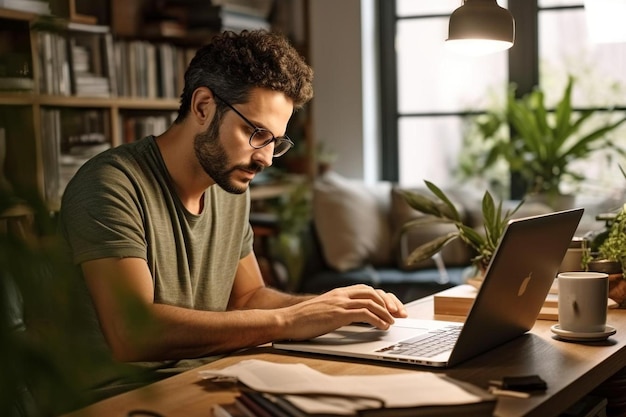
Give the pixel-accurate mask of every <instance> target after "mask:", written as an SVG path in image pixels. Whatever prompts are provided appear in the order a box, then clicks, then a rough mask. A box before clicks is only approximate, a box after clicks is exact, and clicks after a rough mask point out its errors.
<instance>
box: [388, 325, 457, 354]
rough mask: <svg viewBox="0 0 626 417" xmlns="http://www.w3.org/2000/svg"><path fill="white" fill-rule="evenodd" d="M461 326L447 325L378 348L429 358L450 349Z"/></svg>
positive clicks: (389, 351)
mask: <svg viewBox="0 0 626 417" xmlns="http://www.w3.org/2000/svg"><path fill="white" fill-rule="evenodd" d="M462 327H463V326H449V327H445V328H443V329H437V330H433V331H430V332H428V333H424V334H421V335H419V336H416V337H413V338H411V339H407V340H403V341H402V342H399V343H396V344H395V345H392V346H388V347H386V348H383V349H380V350H379V351H378V352H385V353H389V354H392V355H408V356H416V357H425V358H431V357H433V356H436V355H438V354H440V353H442V352H445V351H448V350H451V349H452V347H453V346H454V344H455V343H456V340H457V339H458V337H459V333H460V332H461V328H462Z"/></svg>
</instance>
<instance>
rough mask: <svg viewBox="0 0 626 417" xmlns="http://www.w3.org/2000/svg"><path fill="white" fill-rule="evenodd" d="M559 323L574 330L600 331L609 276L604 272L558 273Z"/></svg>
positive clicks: (605, 307)
mask: <svg viewBox="0 0 626 417" xmlns="http://www.w3.org/2000/svg"><path fill="white" fill-rule="evenodd" d="M557 279H558V287H559V326H560V327H561V330H565V331H570V332H576V333H596V332H603V331H604V330H605V328H606V309H607V300H608V297H609V276H608V275H607V274H605V273H603V272H561V273H559V274H558V275H557Z"/></svg>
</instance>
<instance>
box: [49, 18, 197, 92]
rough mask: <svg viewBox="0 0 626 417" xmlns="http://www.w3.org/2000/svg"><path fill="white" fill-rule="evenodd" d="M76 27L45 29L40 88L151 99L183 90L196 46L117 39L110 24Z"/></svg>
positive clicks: (50, 90) (53, 90)
mask: <svg viewBox="0 0 626 417" xmlns="http://www.w3.org/2000/svg"><path fill="white" fill-rule="evenodd" d="M71 27H72V30H68V31H61V32H46V31H44V32H39V37H40V42H39V50H38V53H39V62H40V64H41V68H40V71H39V74H40V79H39V84H40V93H43V94H53V95H62V96H69V95H76V96H82V97H115V96H124V97H142V98H151V99H155V98H176V97H178V96H180V94H181V93H182V89H183V85H184V73H185V68H186V66H187V64H188V63H189V61H190V60H191V58H192V57H193V55H194V54H195V51H196V49H195V48H190V47H180V46H175V45H172V44H169V43H151V42H147V41H139V40H130V41H127V40H118V41H113V37H112V35H111V33H110V31H109V30H108V27H106V26H98V25H81V27H80V29H79V28H77V27H76V25H75V24H72V26H71ZM102 28H104V30H103V29H102Z"/></svg>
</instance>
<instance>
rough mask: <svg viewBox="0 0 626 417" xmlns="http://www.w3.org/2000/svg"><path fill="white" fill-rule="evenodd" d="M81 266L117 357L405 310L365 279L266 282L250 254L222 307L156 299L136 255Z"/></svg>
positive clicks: (321, 327)
mask: <svg viewBox="0 0 626 417" xmlns="http://www.w3.org/2000/svg"><path fill="white" fill-rule="evenodd" d="M250 256H251V257H254V255H253V254H251V255H250ZM82 268H83V272H84V275H85V280H86V284H87V287H88V289H89V292H90V294H91V297H92V299H93V301H94V305H95V308H96V311H97V314H98V318H99V320H100V326H101V328H102V331H103V333H104V336H105V338H106V340H107V342H108V344H109V346H110V347H111V349H112V352H113V355H114V356H115V357H116V358H117V359H118V360H121V361H145V360H165V359H181V358H194V357H201V356H207V355H212V354H217V353H223V352H228V351H232V350H236V349H239V348H243V347H250V346H257V345H259V344H263V343H267V342H270V341H273V340H281V339H306V338H310V337H314V336H318V335H320V334H323V333H326V332H328V331H331V330H334V329H335V328H337V327H340V326H343V325H346V324H349V323H352V322H367V323H370V324H371V325H373V326H376V327H378V328H381V329H387V328H388V327H389V325H390V324H391V323H392V322H393V316H397V317H402V316H405V315H406V313H405V312H403V310H400V309H399V308H398V309H397V310H396V311H395V312H393V313H392V312H391V310H393V309H394V308H393V307H392V308H389V305H393V306H401V304H400V302H399V301H397V299H396V298H395V297H394V296H392V295H390V294H386V293H382V292H380V291H377V290H374V289H372V288H371V287H368V286H364V285H357V286H352V287H347V288H342V289H337V290H333V291H330V292H328V293H326V294H324V295H322V296H318V297H312V298H311V297H295V298H294V296H290V295H286V294H282V293H279V292H277V291H274V290H271V289H268V288H266V287H265V286H264V285H263V281H262V279H261V278H260V273H259V274H258V275H257V274H256V272H255V271H254V269H255V268H256V269H257V270H258V265H256V260H255V259H254V260H253V259H250V258H249V257H246V258H244V259H243V260H242V261H241V264H240V268H239V269H238V272H237V277H236V279H235V284H234V286H233V295H232V296H231V303H230V304H229V309H230V311H226V312H212V311H198V310H191V309H186V308H181V307H175V306H169V305H163V304H155V303H154V288H153V284H152V277H151V275H150V271H149V269H148V266H147V265H146V263H145V261H144V260H142V259H139V258H105V259H98V260H93V261H89V262H85V263H83V264H82ZM249 268H252V269H249ZM259 280H260V282H259ZM293 303H296V304H293ZM138 305H139V306H141V307H143V308H142V309H139V310H138V309H137V308H136V307H137V306H138ZM272 306H274V307H278V308H273V309H272V308H271V307H272ZM396 308H397V307H396ZM137 311H141V312H142V313H145V314H136V313H137ZM133 312H135V314H133ZM146 316H147V320H146V319H145V318H144V317H146ZM147 324H148V325H147Z"/></svg>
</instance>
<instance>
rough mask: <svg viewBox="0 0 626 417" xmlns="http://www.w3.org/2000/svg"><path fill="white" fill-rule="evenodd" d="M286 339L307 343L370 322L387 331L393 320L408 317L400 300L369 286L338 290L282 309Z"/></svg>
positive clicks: (359, 285)
mask: <svg viewBox="0 0 626 417" xmlns="http://www.w3.org/2000/svg"><path fill="white" fill-rule="evenodd" d="M280 314H281V315H282V316H283V320H284V329H285V336H284V339H291V340H304V339H310V338H312V337H316V336H319V335H322V334H324V333H328V332H330V331H332V330H335V329H337V328H339V327H341V326H345V325H348V324H350V323H355V322H360V323H368V324H371V325H372V326H374V327H376V328H378V329H382V330H387V329H388V328H389V326H391V325H392V324H393V322H394V317H406V316H407V312H406V309H405V308H404V306H403V304H402V303H401V302H400V300H398V298H397V297H396V296H395V295H393V294H391V293H387V292H384V291H382V290H376V289H374V288H372V287H370V286H368V285H362V284H358V285H353V286H350V287H344V288H336V289H334V290H331V291H329V292H327V293H325V294H322V295H320V296H318V297H315V298H312V299H309V300H306V301H303V302H301V303H299V304H296V305H293V306H291V307H287V308H283V309H280Z"/></svg>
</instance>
